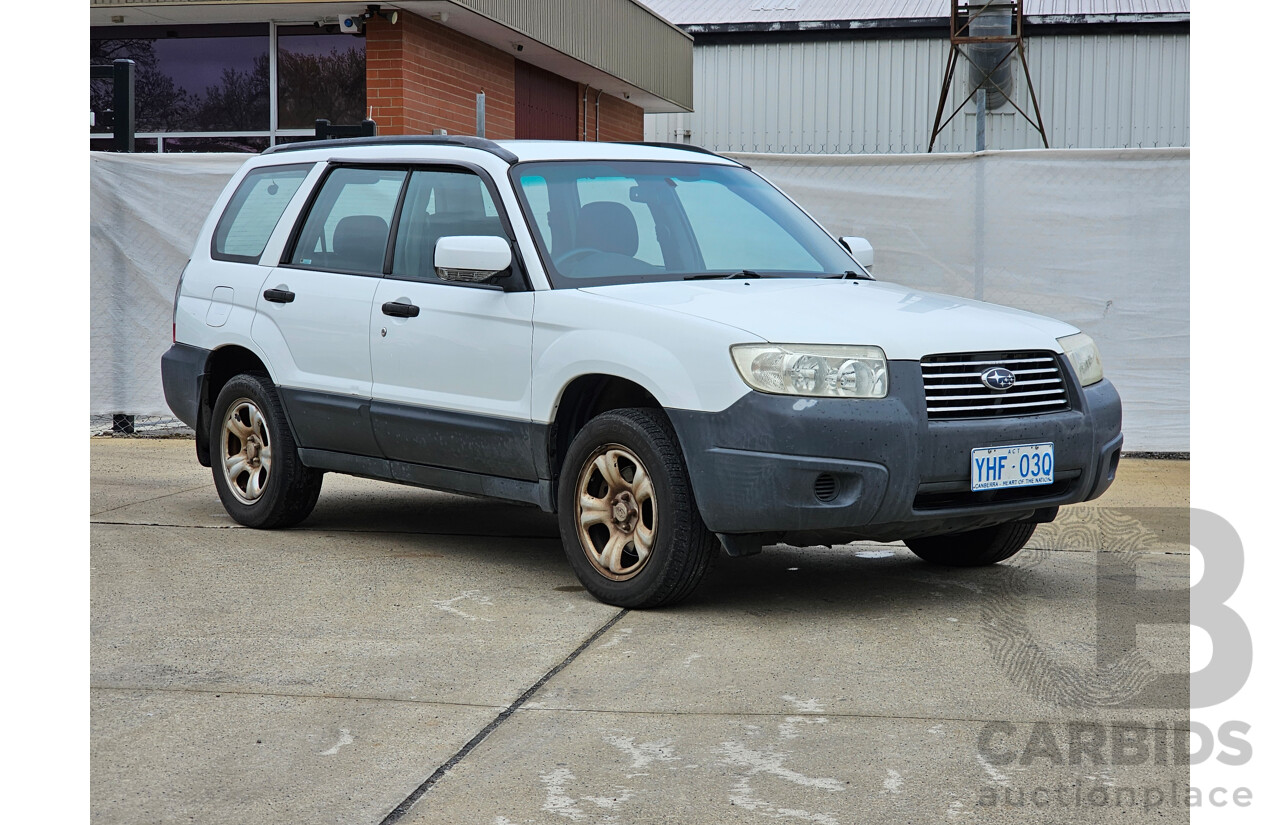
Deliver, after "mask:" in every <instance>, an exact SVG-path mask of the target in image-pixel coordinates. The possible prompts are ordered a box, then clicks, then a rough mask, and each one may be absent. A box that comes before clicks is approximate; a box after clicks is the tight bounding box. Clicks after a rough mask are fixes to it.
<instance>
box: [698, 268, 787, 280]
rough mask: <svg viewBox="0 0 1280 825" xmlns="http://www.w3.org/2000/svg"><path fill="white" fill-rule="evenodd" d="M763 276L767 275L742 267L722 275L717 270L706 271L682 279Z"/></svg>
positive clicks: (731, 278) (726, 278)
mask: <svg viewBox="0 0 1280 825" xmlns="http://www.w3.org/2000/svg"><path fill="white" fill-rule="evenodd" d="M765 277H768V276H766V275H761V274H760V273H759V272H752V271H751V270H750V269H742V270H739V271H737V272H730V273H727V274H724V275H721V274H720V273H718V272H707V273H703V274H701V275H686V276H684V279H685V280H686V281H732V280H736V279H739V278H765Z"/></svg>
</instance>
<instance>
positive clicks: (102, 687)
mask: <svg viewBox="0 0 1280 825" xmlns="http://www.w3.org/2000/svg"><path fill="white" fill-rule="evenodd" d="M89 689H90V690H99V691H115V692H117V693H195V694H205V693H208V694H212V695H215V696H223V695H226V696H272V697H278V698H281V699H338V700H342V701H354V702H401V703H405V704H411V705H446V706H448V707H458V708H482V709H483V708H488V709H491V710H497V709H499V708H501V707H502V705H493V704H479V703H476V702H449V701H445V700H440V699H413V698H405V697H402V696H357V695H354V694H346V693H292V692H285V691H278V690H245V689H243V688H222V687H167V686H166V687H160V686H156V685H129V684H103V683H90V685H89Z"/></svg>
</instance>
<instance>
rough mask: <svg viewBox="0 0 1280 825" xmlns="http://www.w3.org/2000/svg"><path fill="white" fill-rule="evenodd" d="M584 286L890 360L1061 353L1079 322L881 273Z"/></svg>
mask: <svg viewBox="0 0 1280 825" xmlns="http://www.w3.org/2000/svg"><path fill="white" fill-rule="evenodd" d="M582 291H583V292H588V293H592V294H595V295H600V296H602V297H608V298H613V299H615V300H619V301H627V302H631V303H637V304H644V305H646V306H650V307H655V308H661V309H667V310H670V311H671V312H678V313H681V314H684V315H692V316H696V317H699V318H705V319H707V320H710V321H715V322H717V323H721V324H725V325H727V326H731V327H737V328H738V329H741V330H743V331H744V332H747V333H750V335H751V336H753V337H756V338H760V339H763V340H765V341H770V342H773V343H777V344H871V345H875V346H878V347H880V348H882V349H883V350H884V352H885V355H886V357H888V358H889V359H891V360H913V361H914V360H919V359H920V358H921V357H922V356H924V355H930V354H933V353H944V352H987V351H993V350H1021V349H1040V350H1053V351H1055V352H1061V351H1062V349H1061V347H1060V346H1059V344H1058V342H1057V340H1056V339H1058V338H1061V337H1063V336H1066V335H1071V334H1073V333H1075V332H1077V331H1078V330H1077V329H1076V328H1075V327H1073V326H1071V325H1070V324H1065V323H1063V322H1061V321H1055V320H1053V319H1051V318H1045V317H1043V316H1040V315H1035V314H1033V313H1030V312H1023V311H1021V310H1017V309H1010V308H1008V307H1002V306H997V305H995V304H986V303H982V302H981V301H970V300H967V299H964V298H956V297H953V296H950V295H939V294H936V293H932V292H920V291H917V290H914V289H908V288H907V287H902V286H897V285H894V284H886V283H882V282H880V281H855V280H843V281H838V280H825V279H810V278H804V279H792V278H776V279H754V280H733V281H674V282H660V283H644V284H620V285H616V286H597V287H586V288H583V289H582ZM747 340H748V339H744V343H746V341H747Z"/></svg>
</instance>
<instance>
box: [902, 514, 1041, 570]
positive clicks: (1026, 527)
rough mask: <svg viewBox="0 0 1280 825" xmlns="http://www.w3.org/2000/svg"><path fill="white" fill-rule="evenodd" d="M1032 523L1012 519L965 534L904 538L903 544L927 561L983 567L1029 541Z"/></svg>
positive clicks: (947, 565) (1009, 556)
mask: <svg viewBox="0 0 1280 825" xmlns="http://www.w3.org/2000/svg"><path fill="white" fill-rule="evenodd" d="M1035 531H1036V525H1035V523H1034V522H1029V521H1013V522H1009V523H1008V524H998V525H996V526H995V527H984V528H982V529H980V530H970V531H968V532H965V533H948V534H946V535H943V536H927V537H925V538H918V539H907V541H906V545H907V547H909V548H910V549H911V552H912V553H915V554H916V555H917V556H919V557H920V558H921V559H924V560H925V561H927V562H929V563H930V564H940V565H943V566H946V567H985V566H986V565H989V564H997V563H998V562H1002V561H1004V560H1005V559H1009V558H1012V557H1013V556H1014V555H1015V554H1016V553H1017V552H1018V551H1019V550H1021V549H1022V548H1023V547H1025V546H1026V544H1027V542H1028V541H1030V540H1031V534H1032V533H1034V532H1035Z"/></svg>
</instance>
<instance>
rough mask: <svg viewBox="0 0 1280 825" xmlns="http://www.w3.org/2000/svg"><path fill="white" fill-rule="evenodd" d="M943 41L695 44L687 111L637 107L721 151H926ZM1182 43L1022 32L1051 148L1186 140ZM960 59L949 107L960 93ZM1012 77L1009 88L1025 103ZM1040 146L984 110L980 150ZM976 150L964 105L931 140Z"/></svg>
mask: <svg viewBox="0 0 1280 825" xmlns="http://www.w3.org/2000/svg"><path fill="white" fill-rule="evenodd" d="M949 48H950V43H949V42H948V41H947V40H946V39H945V38H942V37H938V38H930V39H902V40H888V39H886V40H830V41H809V42H803V41H790V42H777V43H752V44H733V45H698V46H695V47H694V53H693V63H694V112H693V113H692V114H687V115H648V116H646V118H645V138H646V139H647V140H663V141H672V140H674V141H677V142H689V143H693V144H697V145H701V146H705V147H707V148H709V149H714V150H716V151H724V152H799V153H832V154H845V153H899V152H923V151H925V150H926V149H927V148H928V145H929V132H930V129H931V128H932V126H933V117H934V114H935V112H936V109H937V105H938V93H939V92H940V90H941V88H942V72H943V69H944V68H945V66H946V59H947V50H948V49H949ZM1189 49H1190V36H1189V35H1187V34H1101V35H1054V36H1038V37H1034V38H1030V39H1028V41H1027V62H1028V65H1029V66H1030V69H1031V77H1032V80H1033V81H1034V83H1035V89H1036V94H1037V95H1038V97H1039V99H1040V108H1041V111H1042V113H1043V115H1044V121H1045V127H1046V130H1047V131H1048V134H1049V145H1050V147H1052V148H1055V149H1064V148H1081V147H1087V148H1115V147H1166V146H1176V147H1185V146H1190V145H1191V133H1190V125H1189V124H1190V113H1189V96H1190V95H1189V81H1190V71H1189V58H1188V55H1189ZM961 63H962V66H961V69H960V70H958V71H957V72H956V75H957V82H958V84H959V89H961V90H962V91H961V94H960V97H956V95H955V92H954V91H953V93H952V100H951V101H950V102H949V107H948V109H947V112H946V114H950V112H951V111H953V110H954V108H955V106H956V105H957V104H958V103H959V100H960V99H962V98H963V96H964V95H967V94H968V93H969V89H970V87H969V85H968V74H967V72H966V71H964V70H963V69H964V68H965V67H966V66H967V64H965V63H964V62H963V61H961ZM1021 75H1022V72H1021V71H1020V70H1019V71H1017V72H1016V73H1015V77H1016V78H1017V81H1016V86H1015V89H1016V92H1015V97H1014V99H1015V100H1016V101H1017V102H1018V105H1019V106H1022V107H1023V108H1024V109H1025V110H1026V111H1028V112H1030V111H1031V110H1030V101H1029V99H1028V97H1027V94H1026V88H1025V86H1026V84H1025V83H1024V82H1023V79H1022V77H1021ZM944 117H945V115H944ZM686 131H687V132H688V134H687V135H686ZM1040 145H1041V144H1040V140H1039V135H1038V134H1037V133H1036V132H1035V130H1034V129H1033V128H1032V127H1031V126H1030V124H1028V123H1027V122H1026V121H1024V120H1023V119H1022V117H1021V116H1019V115H1018V114H1017V112H1016V111H1014V110H1013V108H1012V107H1011V106H1007V105H1006V107H1005V108H1004V109H1002V110H1001V111H998V112H993V113H990V115H989V116H988V121H987V148H989V149H1025V148H1032V147H1037V146H1040ZM973 148H974V114H973V105H972V104H969V105H968V106H967V107H966V111H965V112H964V113H962V114H960V115H957V116H956V117H955V119H954V120H953V121H952V122H951V125H949V126H948V127H947V129H946V130H945V131H944V132H943V133H942V134H941V135H940V136H939V138H938V143H937V145H936V146H935V147H934V150H935V151H942V152H969V151H973Z"/></svg>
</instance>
